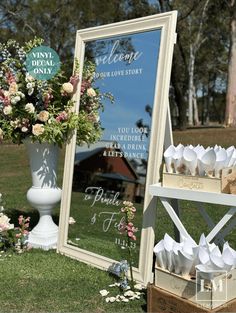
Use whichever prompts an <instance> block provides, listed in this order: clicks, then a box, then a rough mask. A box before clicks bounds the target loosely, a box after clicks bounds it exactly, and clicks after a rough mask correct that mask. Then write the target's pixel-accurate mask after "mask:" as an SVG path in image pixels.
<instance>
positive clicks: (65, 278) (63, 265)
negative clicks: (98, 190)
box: [0, 128, 236, 313]
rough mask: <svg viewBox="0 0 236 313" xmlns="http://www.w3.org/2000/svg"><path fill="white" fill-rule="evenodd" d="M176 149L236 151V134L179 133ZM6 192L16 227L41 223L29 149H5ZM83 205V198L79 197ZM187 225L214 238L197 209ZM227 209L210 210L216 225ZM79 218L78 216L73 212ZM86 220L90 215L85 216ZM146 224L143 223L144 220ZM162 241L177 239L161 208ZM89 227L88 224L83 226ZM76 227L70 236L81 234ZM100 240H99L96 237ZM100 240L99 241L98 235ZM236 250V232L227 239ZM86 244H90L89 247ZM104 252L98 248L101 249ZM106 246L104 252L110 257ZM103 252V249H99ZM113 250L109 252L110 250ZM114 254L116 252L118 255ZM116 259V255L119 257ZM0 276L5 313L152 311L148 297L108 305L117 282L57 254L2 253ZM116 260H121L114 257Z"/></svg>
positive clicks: (0, 160)
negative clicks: (30, 196)
mask: <svg viewBox="0 0 236 313" xmlns="http://www.w3.org/2000/svg"><path fill="white" fill-rule="evenodd" d="M174 141H175V143H176V144H177V143H179V142H181V143H183V144H198V143H200V144H203V145H204V146H207V145H215V144H218V145H222V146H224V147H228V146H230V145H235V146H236V130H235V129H224V128H217V129H195V130H187V131H183V132H180V131H175V132H174ZM0 148H1V152H0V192H1V193H2V194H3V199H4V207H5V208H7V214H8V215H9V216H10V217H11V220H12V222H13V223H15V224H17V217H18V215H19V214H24V215H30V216H31V217H32V222H31V225H32V226H34V224H36V223H37V220H38V214H37V212H35V211H34V210H32V208H31V207H30V205H29V204H28V203H27V200H26V196H25V195H26V191H27V190H28V188H29V187H30V186H31V177H30V171H29V164H28V159H27V156H26V151H25V147H24V146H23V145H22V146H15V145H6V144H3V145H1V146H0ZM63 159H64V151H62V152H61V157H60V163H59V171H58V182H59V183H58V185H61V182H62V175H63ZM76 197H78V198H77V201H81V197H82V195H81V194H79V193H77V194H76ZM182 204H183V206H182V220H183V223H184V225H185V226H186V228H187V230H188V231H189V233H190V234H191V235H192V236H193V237H194V239H196V240H198V239H199V236H200V234H201V233H202V232H205V233H206V232H208V229H207V226H206V224H205V222H204V221H203V220H202V218H201V216H200V214H199V212H198V210H197V208H196V207H195V206H194V203H191V202H186V201H185V202H183V203H182ZM225 210H227V208H225V207H221V206H212V205H208V206H207V212H208V214H209V215H211V216H212V218H213V220H214V221H215V222H216V221H218V220H219V218H220V217H221V216H223V214H224V212H225ZM73 215H74V217H75V219H76V218H77V217H76V211H75V212H73ZM58 216H59V208H58V207H57V208H55V210H54V216H53V218H54V220H55V222H58ZM83 218H84V219H86V218H87V217H86V214H84V215H83ZM139 218H140V217H139ZM156 221H157V222H156V241H158V240H160V239H161V238H163V235H164V234H165V232H167V233H169V234H170V235H174V233H173V225H172V223H171V222H170V220H169V218H168V215H167V213H166V212H165V210H164V209H163V208H162V207H161V205H160V203H159V205H158V210H157V219H156ZM80 223H81V227H83V220H81V222H80ZM73 227H74V225H72V226H71V229H70V236H71V238H75V237H76V236H77V233H76V231H75V228H74V229H73ZM92 235H95V234H92ZM95 238H96V235H95ZM226 239H228V240H229V241H230V244H231V245H232V246H233V247H234V248H236V231H235V230H234V231H232V233H231V234H230V236H228V238H226ZM84 244H86V242H85V243H84ZM96 248H98V247H96V245H95V247H94V249H96ZM105 248H106V247H105V246H104V244H103V248H102V249H104V251H105ZM99 249H101V247H99ZM107 249H108V250H110V248H109V246H108V247H107ZM112 253H113V252H112ZM114 253H116V252H115V251H114ZM0 255H1V256H0V275H1V280H2V288H1V292H0V313H2V312H35V313H37V312H44V313H46V312H47V313H49V312H58V313H59V312H62V313H67V312H95V313H103V312H125V311H129V312H130V313H136V312H145V311H146V297H145V295H144V296H143V297H142V299H140V300H138V301H137V300H136V301H133V302H129V303H113V304H106V303H105V301H104V299H103V298H102V297H101V296H100V294H99V290H101V289H108V288H109V287H108V285H109V284H111V283H114V278H113V277H111V276H109V275H108V273H106V272H103V271H100V270H98V269H95V268H92V267H90V266H88V265H85V264H83V263H81V262H78V261H76V260H73V259H70V258H68V257H65V256H62V255H60V254H57V253H56V252H55V251H49V252H45V251H41V250H37V249H34V250H31V251H29V252H27V253H24V254H21V255H15V254H12V255H11V256H9V255H8V256H5V253H0ZM114 255H115V254H114Z"/></svg>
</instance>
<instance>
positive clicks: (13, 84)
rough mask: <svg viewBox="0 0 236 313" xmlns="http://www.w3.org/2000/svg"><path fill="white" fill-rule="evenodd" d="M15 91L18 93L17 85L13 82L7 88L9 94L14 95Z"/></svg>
mask: <svg viewBox="0 0 236 313" xmlns="http://www.w3.org/2000/svg"><path fill="white" fill-rule="evenodd" d="M17 91H18V86H17V83H15V82H13V83H11V84H10V87H9V93H10V94H15V93H16V92H17Z"/></svg>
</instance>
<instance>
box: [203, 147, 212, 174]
mask: <svg viewBox="0 0 236 313" xmlns="http://www.w3.org/2000/svg"><path fill="white" fill-rule="evenodd" d="M215 163H216V153H215V151H214V149H210V150H208V151H207V152H205V153H204V154H203V156H202V157H201V159H200V164H201V167H202V168H203V169H204V171H205V173H206V175H207V176H212V175H213V170H214V167H215Z"/></svg>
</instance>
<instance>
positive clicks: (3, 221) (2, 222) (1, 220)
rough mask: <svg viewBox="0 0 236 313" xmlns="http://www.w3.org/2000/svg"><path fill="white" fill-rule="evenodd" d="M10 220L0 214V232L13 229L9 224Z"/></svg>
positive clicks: (12, 225)
mask: <svg viewBox="0 0 236 313" xmlns="http://www.w3.org/2000/svg"><path fill="white" fill-rule="evenodd" d="M9 222H10V219H9V218H8V217H7V216H6V215H5V214H3V213H0V232H2V231H4V230H9V229H13V228H14V224H10V223H9Z"/></svg>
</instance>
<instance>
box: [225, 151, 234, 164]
mask: <svg viewBox="0 0 236 313" xmlns="http://www.w3.org/2000/svg"><path fill="white" fill-rule="evenodd" d="M234 151H235V148H234V146H230V147H229V148H227V149H226V153H227V161H226V164H225V166H226V167H227V166H228V167H230V166H232V165H233V163H234V162H232V164H231V158H232V156H233V153H234ZM235 159H236V158H235ZM230 164H231V165H230Z"/></svg>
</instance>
